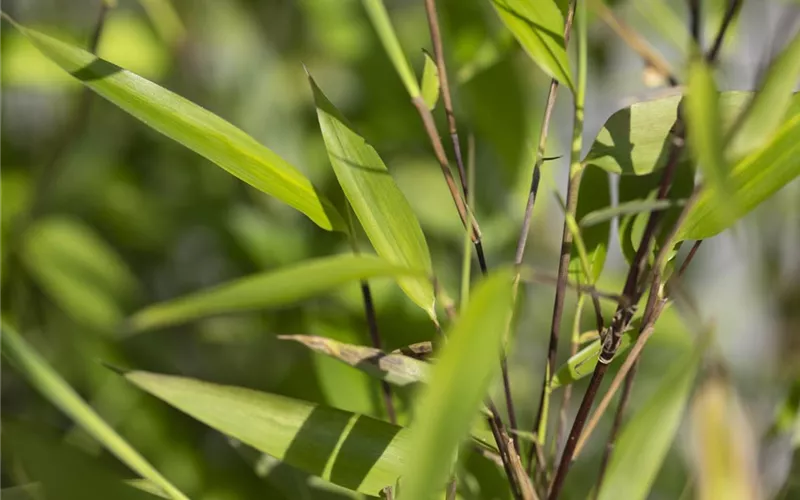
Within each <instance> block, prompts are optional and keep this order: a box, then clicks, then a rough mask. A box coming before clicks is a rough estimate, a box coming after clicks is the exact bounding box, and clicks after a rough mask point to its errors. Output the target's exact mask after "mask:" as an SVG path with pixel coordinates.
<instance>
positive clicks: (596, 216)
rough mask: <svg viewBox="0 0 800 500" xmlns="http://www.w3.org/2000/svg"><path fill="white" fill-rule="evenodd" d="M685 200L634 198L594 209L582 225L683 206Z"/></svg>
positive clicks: (584, 218)
mask: <svg viewBox="0 0 800 500" xmlns="http://www.w3.org/2000/svg"><path fill="white" fill-rule="evenodd" d="M681 205H683V201H677V202H675V201H672V200H633V201H628V202H625V203H620V204H618V205H614V206H613V207H606V208H601V209H598V210H594V211H592V212H590V213H588V214H586V215H585V216H584V217H582V218H581V219H580V222H579V224H580V226H581V227H583V228H587V227H592V226H594V225H595V224H600V223H601V222H606V221H610V220H611V219H613V218H614V217H618V216H620V215H631V214H640V213H644V212H647V213H649V212H656V211H659V210H664V209H666V208H670V207H673V206H681Z"/></svg>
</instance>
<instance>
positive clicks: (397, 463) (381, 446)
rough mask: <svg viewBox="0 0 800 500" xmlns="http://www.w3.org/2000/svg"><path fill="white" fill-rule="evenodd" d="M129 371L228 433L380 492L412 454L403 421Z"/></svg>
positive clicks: (305, 466) (311, 470)
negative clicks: (392, 421) (390, 422)
mask: <svg viewBox="0 0 800 500" xmlns="http://www.w3.org/2000/svg"><path fill="white" fill-rule="evenodd" d="M125 377H126V378H127V379H128V380H130V381H131V382H132V383H134V384H135V385H137V386H138V387H140V388H141V389H143V390H144V391H146V392H148V393H150V394H152V395H153V396H155V397H157V398H159V399H161V400H163V401H165V402H166V403H168V404H170V405H172V406H174V407H175V408H177V409H179V410H180V411H182V412H184V413H186V414H188V415H190V416H191V417H193V418H195V419H197V420H199V421H201V422H203V423H204V424H206V425H208V426H209V427H212V428H214V429H216V430H218V431H220V432H222V433H223V434H226V435H228V436H231V437H233V438H235V439H237V440H239V441H241V442H242V443H245V444H247V445H249V446H252V447H253V448H255V449H257V450H259V451H262V452H264V453H268V454H269V455H272V456H273V457H275V458H277V459H279V460H281V461H283V462H285V463H287V464H289V465H292V466H294V467H297V468H299V469H302V470H304V471H306V472H309V473H311V474H314V475H316V476H319V477H322V478H323V479H326V480H328V481H330V482H332V483H335V484H338V485H340V486H344V487H346V488H349V489H352V490H357V491H360V492H363V493H366V494H369V495H374V496H377V494H378V492H379V491H380V490H381V489H382V488H383V487H384V486H387V485H393V484H394V483H395V481H396V480H397V477H398V476H399V475H400V471H401V469H402V467H403V464H404V459H405V457H407V456H408V453H407V451H408V450H409V447H408V445H409V439H408V431H407V430H404V429H403V428H401V427H397V426H395V425H392V424H389V423H387V422H382V421H380V420H375V419H373V418H371V417H367V416H364V415H358V414H355V413H350V412H346V411H342V410H337V409H334V408H328V407H325V406H321V405H316V404H313V403H309V402H306V401H300V400H297V399H292V398H288V397H285V396H279V395H277V394H269V393H264V392H258V391H254V390H251V389H245V388H242V387H232V386H225V385H217V384H212V383H209V382H203V381H200V380H195V379H190V378H183V377H174V376H169V375H159V374H155V373H147V372H140V371H133V372H128V373H126V374H125Z"/></svg>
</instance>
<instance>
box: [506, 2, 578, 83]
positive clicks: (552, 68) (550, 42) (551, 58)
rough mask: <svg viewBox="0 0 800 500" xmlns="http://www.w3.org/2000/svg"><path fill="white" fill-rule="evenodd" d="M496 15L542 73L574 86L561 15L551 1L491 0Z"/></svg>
mask: <svg viewBox="0 0 800 500" xmlns="http://www.w3.org/2000/svg"><path fill="white" fill-rule="evenodd" d="M492 6H493V7H494V10H495V11H497V15H499V16H500V19H501V20H502V21H503V24H505V25H506V28H508V29H509V31H511V33H513V34H514V37H515V38H516V39H517V41H519V43H520V45H522V48H524V49H525V52H527V53H528V55H529V56H530V57H531V59H533V62H535V63H536V64H537V65H538V66H539V67H540V68H541V69H542V71H544V72H545V73H547V74H548V75H550V76H551V77H553V78H555V79H556V80H558V81H559V82H560V83H562V84H564V85H566V86H567V87H569V88H570V89H573V88H574V85H573V82H572V73H571V72H570V67H569V61H568V60H567V50H566V48H565V44H564V16H563V15H562V14H561V11H560V10H559V9H558V6H557V5H556V3H555V2H553V0H540V1H535V2H534V1H530V0H492Z"/></svg>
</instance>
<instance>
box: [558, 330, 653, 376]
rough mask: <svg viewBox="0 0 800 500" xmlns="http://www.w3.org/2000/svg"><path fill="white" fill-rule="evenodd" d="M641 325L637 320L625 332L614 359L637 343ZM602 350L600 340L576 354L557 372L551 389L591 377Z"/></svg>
mask: <svg viewBox="0 0 800 500" xmlns="http://www.w3.org/2000/svg"><path fill="white" fill-rule="evenodd" d="M640 325H641V319H636V320H634V321H633V322H631V325H630V327H629V328H628V329H627V330H625V332H623V334H622V338H621V340H620V344H619V348H618V349H617V354H616V355H615V356H614V359H617V358H618V357H619V356H620V355H622V354H623V353H624V352H625V351H627V350H628V347H630V345H631V344H632V343H633V342H634V341H636V339H637V338H638V337H639V327H640ZM601 349H602V342H601V341H600V340H599V339H598V340H595V341H594V342H592V343H591V344H589V345H587V346H586V347H584V348H583V349H581V350H580V351H578V352H577V353H575V355H574V356H572V357H571V358H569V359H568V360H567V361H566V362H565V363H564V364H563V365H561V366H560V367H559V368H558V370H556V374H555V375H553V379H552V382H551V383H550V388H551V389H555V388H557V387H561V386H565V385H569V384H571V383H573V382H575V381H577V380H580V379H582V378H584V377H586V376H587V375H591V374H592V373H593V372H594V367H595V366H597V359H598V358H599V357H600V350H601Z"/></svg>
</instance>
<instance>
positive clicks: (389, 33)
mask: <svg viewBox="0 0 800 500" xmlns="http://www.w3.org/2000/svg"><path fill="white" fill-rule="evenodd" d="M361 2H362V3H363V4H364V8H365V9H366V11H367V14H368V15H369V20H370V22H371V23H372V26H373V27H374V28H375V31H376V32H377V33H378V38H380V40H381V44H383V49H384V50H385V51H386V54H387V55H388V56H389V59H390V60H391V61H392V65H393V66H394V69H395V71H397V74H398V76H400V79H401V80H402V81H403V85H404V86H405V87H406V90H407V91H408V95H409V96H411V98H412V99H413V98H415V97H417V96H418V95H419V94H420V90H419V85H417V80H416V78H414V72H413V71H412V70H411V66H410V65H409V64H408V60H407V59H406V56H405V54H403V49H402V47H400V41H399V40H398V39H397V34H396V33H395V32H394V28H393V27H392V21H391V20H390V19H389V14H388V13H387V12H386V6H385V5H384V4H383V0H361Z"/></svg>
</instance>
